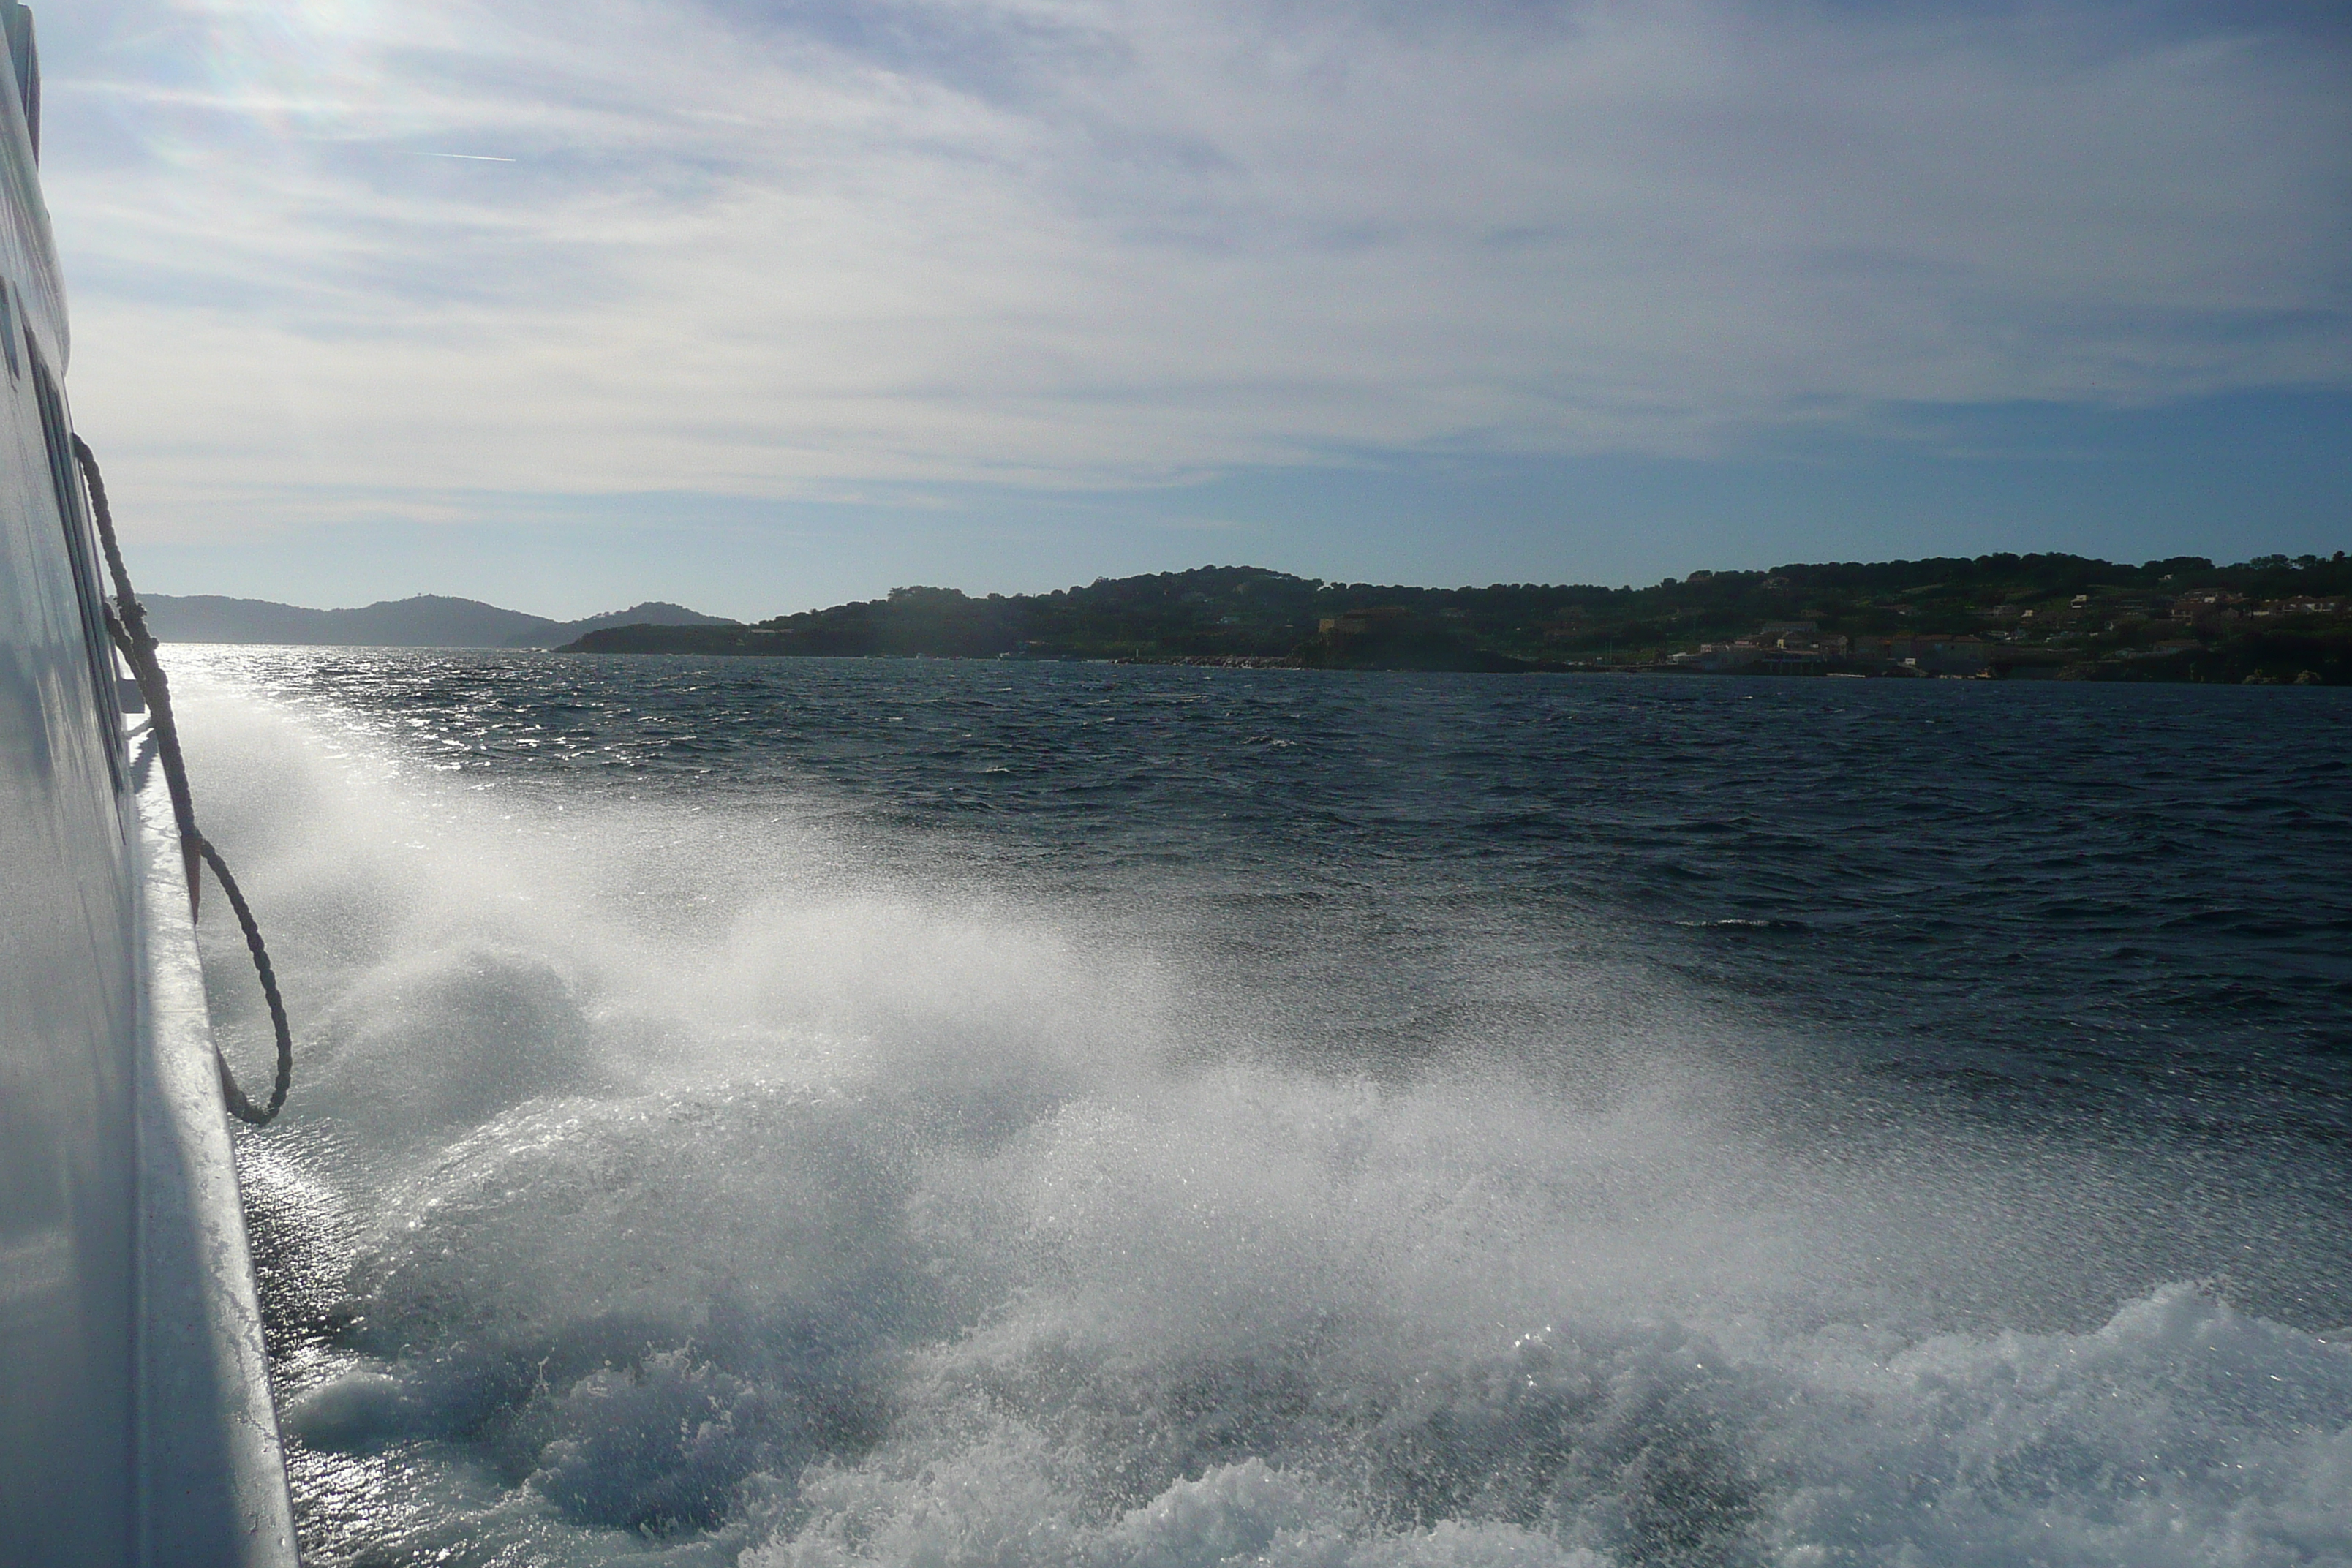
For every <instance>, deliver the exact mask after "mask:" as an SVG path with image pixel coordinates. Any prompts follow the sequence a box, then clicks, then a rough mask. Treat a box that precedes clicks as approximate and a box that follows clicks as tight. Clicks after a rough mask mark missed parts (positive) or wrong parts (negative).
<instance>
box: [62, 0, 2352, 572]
mask: <svg viewBox="0 0 2352 1568" xmlns="http://www.w3.org/2000/svg"><path fill="white" fill-rule="evenodd" d="M100 15H101V16H102V17H103V18H104V19H105V28H104V31H103V32H102V33H101V34H97V35H93V34H91V33H89V32H87V31H85V32H80V33H77V34H76V35H75V37H77V38H79V39H81V40H83V41H82V43H81V44H80V45H79V47H78V48H77V50H76V51H75V52H74V53H73V54H72V55H71V56H70V58H68V59H62V60H61V59H59V58H56V56H55V54H54V52H53V55H52V59H51V62H50V69H51V73H52V80H51V84H50V101H51V104H52V110H51V113H52V124H51V129H50V132H49V134H48V136H47V147H48V151H49V160H50V167H49V174H48V180H49V184H50V188H51V201H52V205H53V208H54V209H55V212H56V216H57V219H58V230H59V234H60V237H61V240H62V242H63V243H64V245H65V246H66V247H67V252H68V256H67V261H68V268H69V276H70V278H71V279H72V280H73V282H74V284H75V287H76V296H77V297H76V310H77V322H78V332H77V338H78V349H77V353H78V355H79V358H78V362H77V363H76V366H75V369H74V374H73V377H72V383H73V387H74V392H75V395H76V397H77V399H78V403H79V407H80V410H81V413H82V416H83V418H84V420H85V421H86V422H90V421H96V422H99V423H100V424H102V426H103V428H104V430H105V432H106V434H107V437H108V438H109V439H110V441H111V442H112V443H113V444H115V445H116V446H117V447H126V448H131V449H134V450H136V451H138V452H139V453H140V455H141V461H140V464H139V469H140V472H141V473H142V475H144V476H146V477H145V478H144V479H142V481H141V482H142V483H143V484H145V485H148V486H151V487H153V494H154V498H155V499H157V500H165V499H168V500H169V501H170V502H171V505H172V507H173V510H174V511H175V513H176V515H179V516H182V517H184V518H186V519H189V520H190V521H191V525H192V526H199V525H200V526H206V527H209V526H214V525H215V523H216V522H217V520H218V519H219V518H221V517H224V516H228V515H234V516H236V517H238V518H246V519H254V518H265V517H267V516H268V515H269V514H270V513H272V512H273V511H274V510H280V509H279V508H278V506H277V505H276V504H275V503H273V502H272V501H271V500H270V499H269V498H270V496H271V495H273V494H274V493H276V492H275V491H274V490H273V489H272V487H273V486H275V485H277V484H279V483H284V484H288V485H298V486H303V487H320V486H352V487H364V488H366V489H370V490H371V491H372V492H374V493H377V494H384V493H397V492H401V491H404V490H410V491H414V492H415V493H416V494H418V495H419V496H420V497H422V496H424V495H426V494H428V493H432V492H436V491H437V492H446V491H451V490H457V489H476V490H499V489H509V490H516V491H528V492H534V493H538V492H551V491H554V492H563V491H572V492H592V491H604V492H611V491H631V490H647V491H651V490H667V491H677V490H705V491H712V492H723V493H729V494H736V495H754V496H756V495H777V496H789V495H801V494H815V493H837V492H839V491H840V490H842V489H844V487H854V486H858V485H872V484H888V485H898V484H906V483H909V482H912V483H935V482H972V481H981V482H990V481H1001V482H1004V483H1008V484H1019V485H1024V486H1032V487H1082V486H1117V485H1126V484H1149V483H1157V482H1165V481H1168V480H1171V479H1182V478H1186V477H1191V476H1198V475H1202V474H1208V473H1213V472H1215V471H1217V470H1219V469H1221V468H1228V467H1231V466H1234V465H1241V464H1296V463H1328V462H1347V461H1350V460H1353V459H1355V458H1359V457H1361V456H1364V455H1368V454H1381V453H1395V452H1454V453H1462V454H1471V455H1475V454H1478V453H1490V452H1491V453H1529V452H1537V453H1540V452H1559V451H1570V452H1573V451H1603V450H1614V451H1632V452H1648V453H1693V452H1706V451H1714V450H1720V449H1724V448H1726V447H1730V446H1734V445H1737V444H1738V443H1739V442H1741V441H1743V440H1746V439H1748V438H1750V437H1753V436H1754V435H1755V434H1757V433H1759V432H1769V431H1773V430H1780V429H1785V428H1788V427H1791V426H1870V425H1871V424H1873V423H1874V421H1876V420H1877V419H1878V418H1879V417H1880V416H1881V414H1882V412H1883V411H1885V410H1887V409H1889V408H1894V407H1900V406H1904V405H1915V404H1920V403H1929V404H1968V403H1972V402H2002V401H2010V400H2017V399H2051V400H2060V401H2067V402H2078V403H2090V404H2116V403H2130V402H2136V401H2150V400H2164V399H2169V398H2178V397H2183V396H2190V395H2200V394H2205V393H2210V392H2214V391H2222V390H2229V389H2233V388H2243V387H2251V386H2271V385H2315V384H2318V385H2342V384H2345V383H2346V382H2347V379H2352V353H2347V349H2348V348H2352V259H2347V258H2352V195H2347V193H2352V90H2347V89H2352V80H2347V76H2348V75H2352V73H2347V65H2346V59H2345V58H2344V56H2343V54H2342V53H2341V51H2340V50H2339V49H2337V48H2336V47H2334V46H2333V45H2329V44H2326V43H2325V42H2320V43H2314V42H2312V41H2311V40H2308V39H2304V40H2298V39H2295V38H2293V37H2286V36H2283V35H2268V34H2263V33H2261V32H2255V31H2234V32H2226V33H2224V32H2213V31H2206V32H2196V31H2190V30H2184V29H2182V28H2180V27H2179V26H2168V27H2158V26H2157V25H2156V24H2155V23H2154V22H2152V21H2146V20H2145V15H2146V14H2144V13H2142V12H2141V11H2139V10H2137V9H2135V8H2134V7H2131V6H2125V5H2118V6H2114V7H2108V8H2104V9H2102V8H2097V7H2080V6H2077V7H2071V8H2067V9H2063V10H2051V11H2040V10H2035V9H2032V8H2030V7H2029V8H2026V9H2023V10H2018V9H2001V10H1998V11H1990V12H1984V13H1979V14H1975V15H1967V16H1963V15H1958V14H1956V13H1950V12H1940V13H1935V14H1932V15H1931V14H1928V13H1925V12H1916V11H1908V10H1903V11H1897V12H1895V13H1892V14H1862V13H1858V12H1856V11H1854V10H1852V9H1848V8H1843V7H1825V6H1819V5H1798V4H1780V3H1771V4H1767V3H1762V0H1759V3H1754V4H1734V3H1698V0H1693V3H1687V4H1675V3H1673V0H1667V3H1664V4H1641V5H1636V4H1631V3H1622V0H1602V3H1598V4H1558V5H1551V4H1534V3H1529V4H1508V3H1503V0H1496V3H1495V4H1486V5H1465V6H1453V7H1438V6H1401V5H1384V4H1379V3H1375V0H1358V3H1342V0H903V3H896V4H893V3H887V0H885V3H881V4H873V5H853V4H849V3H846V0H812V3H808V4H790V3H780V4H773V5H752V4H731V5H693V4H688V3H686V0H669V3H665V4H652V3H640V0H587V3H584V4H565V5H552V4H541V3H537V0H452V3H450V4H445V5H436V6H433V7H422V6H393V5H385V4H375V3H373V0H268V3H264V0H250V3H231V0H219V3H215V4H201V5H197V4H191V5H167V4H153V3H119V4H118V5H116V7H115V8H114V9H113V10H112V11H111V12H110V13H103V12H102V13H100ZM81 25H82V26H84V27H88V26H89V23H88V22H85V23H83V24H81ZM191 62H201V64H202V67H203V68H202V70H201V72H197V71H195V70H193V69H192V68H191V65H190V63H191ZM453 149H466V150H467V151H466V152H464V153H457V152H453V151H452V150H453ZM417 153H430V154H433V155H432V156H428V157H420V156H416V155H415V154H417ZM504 160H511V161H510V162H508V161H504ZM305 493H306V494H310V495H313V496H314V495H315V493H316V491H315V489H310V490H307V491H306V492H305ZM286 504H287V506H289V507H290V506H293V505H295V504H297V503H295V502H291V501H289V502H288V503H286ZM299 504H301V505H310V504H311V502H310V501H307V500H306V501H302V502H300V503H299ZM419 506H420V509H423V508H424V507H425V503H424V502H423V501H422V500H420V502H419ZM420 515H422V510H420ZM207 519H209V520H212V521H205V520H207Z"/></svg>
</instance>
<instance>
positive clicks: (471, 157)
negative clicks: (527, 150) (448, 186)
mask: <svg viewBox="0 0 2352 1568" xmlns="http://www.w3.org/2000/svg"><path fill="white" fill-rule="evenodd" d="M409 155H410V156H411V157H415V158H463V159H464V160H465V161H466V162H467V163H513V162H514V160H513V159H512V158H498V157H493V156H492V155H491V154H489V153H411V154H409Z"/></svg>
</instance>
